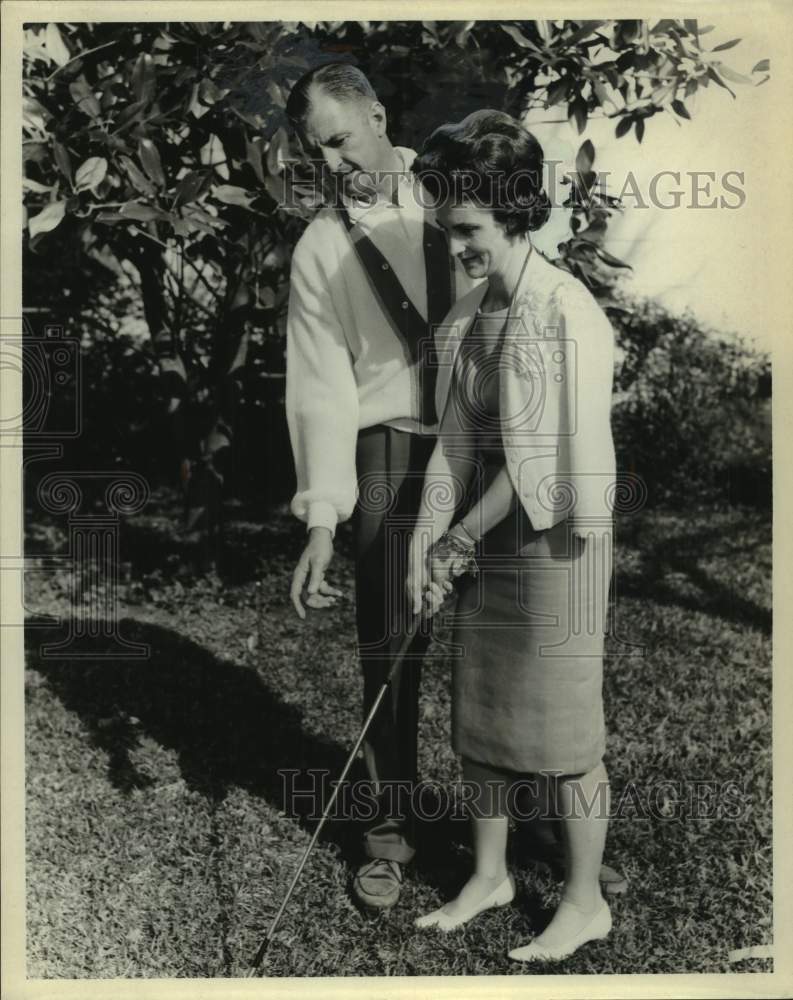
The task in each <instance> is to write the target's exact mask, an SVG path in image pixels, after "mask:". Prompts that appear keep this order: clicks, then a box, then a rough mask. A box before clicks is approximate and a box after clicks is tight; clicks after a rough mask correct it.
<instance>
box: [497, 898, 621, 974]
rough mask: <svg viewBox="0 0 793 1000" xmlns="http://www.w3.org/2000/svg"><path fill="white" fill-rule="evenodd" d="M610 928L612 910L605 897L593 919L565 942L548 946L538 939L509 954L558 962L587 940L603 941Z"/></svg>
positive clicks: (511, 956)
mask: <svg viewBox="0 0 793 1000" xmlns="http://www.w3.org/2000/svg"><path fill="white" fill-rule="evenodd" d="M610 930H611V910H610V909H609V906H608V903H607V902H606V901H605V899H604V900H603V905H602V906H601V907H600V909H599V910H597V912H596V913H594V914H593V915H592V918H591V920H589V922H588V923H586V924H585V925H584V926H583V927H582V928H581V930H580V931H579V932H578V933H577V934H575V935H574V936H573V937H571V938H570V939H569V940H567V941H565V942H564V944H561V945H555V946H554V947H548V946H546V945H542V944H538V943H537V941H532V942H531V943H530V944H527V945H524V946H523V947H522V948H513V949H512V951H510V952H509V953H508V954H509V957H510V958H514V959H515V961H516V962H558V961H559V960H560V959H562V958H567V957H568V956H569V955H572V954H573V952H574V951H576V949H578V948H580V947H581V945H582V944H586V942H587V941H601V940H602V939H603V938H604V937H607V936H608V933H609V931H610Z"/></svg>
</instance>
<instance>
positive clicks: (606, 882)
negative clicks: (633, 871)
mask: <svg viewBox="0 0 793 1000" xmlns="http://www.w3.org/2000/svg"><path fill="white" fill-rule="evenodd" d="M600 891H601V892H602V893H603V895H604V896H621V895H622V894H623V893H624V892H627V891H628V876H627V875H624V874H623V873H622V872H619V871H617V869H616V868H612V867H611V865H601V866H600Z"/></svg>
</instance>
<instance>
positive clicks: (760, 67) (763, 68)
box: [752, 59, 771, 73]
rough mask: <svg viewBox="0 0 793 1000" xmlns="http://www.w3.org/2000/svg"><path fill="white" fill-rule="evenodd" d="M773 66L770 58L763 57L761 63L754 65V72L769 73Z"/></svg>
mask: <svg viewBox="0 0 793 1000" xmlns="http://www.w3.org/2000/svg"><path fill="white" fill-rule="evenodd" d="M770 68H771V60H770V59H761V60H760V62H759V63H757V64H756V65H755V66H753V67H752V72H753V73H767V72H768V70H769V69H770Z"/></svg>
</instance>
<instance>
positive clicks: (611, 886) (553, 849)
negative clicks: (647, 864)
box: [520, 830, 629, 896]
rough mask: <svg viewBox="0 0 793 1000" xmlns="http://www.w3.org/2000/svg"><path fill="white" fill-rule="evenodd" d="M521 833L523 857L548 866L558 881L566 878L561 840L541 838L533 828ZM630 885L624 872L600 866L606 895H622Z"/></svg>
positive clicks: (601, 886) (602, 885) (601, 887)
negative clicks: (534, 832) (535, 833)
mask: <svg viewBox="0 0 793 1000" xmlns="http://www.w3.org/2000/svg"><path fill="white" fill-rule="evenodd" d="M521 834H522V836H521V850H520V853H521V854H522V855H523V857H527V858H530V859H531V860H532V861H534V862H535V864H538V865H541V866H542V867H544V868H546V869H547V870H548V871H549V872H550V873H551V877H552V878H554V879H556V880H557V881H562V880H564V846H563V844H562V842H561V840H551V839H549V838H546V837H542V838H540V837H537V836H535V835H534V834H533V833H532V832H531V830H529V831H526V832H524V831H521ZM628 885H629V882H628V877H627V876H626V875H624V874H623V873H622V872H620V871H617V869H616V868H612V867H611V865H601V866H600V889H601V892H602V893H603V895H604V896H621V895H622V894H623V893H625V892H627V891H628Z"/></svg>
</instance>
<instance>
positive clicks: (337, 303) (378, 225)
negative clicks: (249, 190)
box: [286, 147, 471, 531]
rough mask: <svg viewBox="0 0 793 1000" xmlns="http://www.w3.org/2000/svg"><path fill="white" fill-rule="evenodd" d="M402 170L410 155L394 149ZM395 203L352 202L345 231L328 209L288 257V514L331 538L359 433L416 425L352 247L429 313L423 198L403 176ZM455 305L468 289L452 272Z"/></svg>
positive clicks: (348, 490) (344, 509) (350, 498)
mask: <svg viewBox="0 0 793 1000" xmlns="http://www.w3.org/2000/svg"><path fill="white" fill-rule="evenodd" d="M397 150H398V152H399V153H400V154H401V156H402V159H403V161H404V163H405V166H406V168H409V166H410V164H411V163H412V161H413V158H414V157H415V153H414V152H413V151H412V150H409V149H405V148H401V147H397ZM397 192H398V202H399V204H398V205H396V204H392V203H391V202H389V201H383V202H378V203H376V204H375V205H374V206H371V207H366V208H363V209H362V208H358V209H356V207H355V206H354V205H350V207H349V214H350V218H351V219H352V220H353V221H354V222H355V223H356V225H355V227H354V229H353V230H352V232H351V233H349V234H348V232H347V230H346V228H345V226H344V224H343V222H342V221H341V219H340V218H338V215H337V213H336V212H335V211H334V210H332V209H322V210H321V211H320V212H319V213H318V214H317V216H316V217H315V218H314V219H313V220H312V221H311V223H310V224H309V225H308V227H307V228H306V230H305V232H304V233H303V235H302V237H301V238H300V240H299V241H298V244H297V246H296V248H295V251H294V254H293V257H292V268H291V278H290V294H289V311H288V317H287V355H286V358H287V360H286V415H287V421H288V426H289V434H290V439H291V443H292V451H293V454H294V459H295V469H296V473H297V491H296V493H295V495H294V497H293V499H292V504H291V508H292V512H293V513H294V514H295V515H296V516H297V517H298V518H300V519H301V520H303V521H305V522H306V524H307V526H308V527H309V528H311V527H314V526H317V525H321V526H324V527H327V528H329V529H330V530H331V531H335V527H336V524H337V522H338V521H344V520H346V519H347V518H349V517H350V515H351V514H352V511H353V508H354V506H355V502H356V499H357V476H356V468H355V448H356V441H357V436H358V431H359V430H361V429H363V428H365V427H371V426H373V425H374V424H381V423H385V424H391V425H392V426H395V427H397V428H398V429H400V430H404V431H408V432H434V431H435V430H436V427H434V426H433V427H422V426H421V425H420V424H419V420H418V417H419V414H418V412H417V411H416V393H415V391H414V385H415V379H416V377H417V376H416V370H415V365H414V364H413V363H412V362H411V360H410V358H409V357H407V356H406V351H405V348H404V345H403V343H402V342H401V340H400V339H399V337H398V336H397V334H396V333H395V332H394V329H393V326H392V324H391V322H390V320H389V318H388V316H387V315H386V314H385V313H384V312H383V310H382V309H381V306H380V302H379V299H378V297H377V294H376V293H375V291H374V289H373V288H372V286H371V283H370V280H369V278H368V276H367V274H366V272H365V270H364V268H363V267H362V265H361V263H360V262H359V259H358V256H357V254H356V253H355V252H354V250H353V248H352V245H351V243H350V239H351V237H352V238H353V239H355V238H356V237H358V236H359V235H366V236H369V237H370V239H371V240H372V242H373V243H374V244H375V245H376V246H377V248H378V249H379V250H380V251H381V253H382V254H383V255H384V257H385V258H386V260H387V261H388V262H389V265H390V266H391V267H392V268H393V270H394V272H395V274H396V276H397V277H398V278H399V280H400V282H401V284H402V287H403V289H404V290H405V293H406V294H407V295H408V296H409V297H410V299H411V301H412V302H413V304H414V305H415V307H416V309H418V311H419V312H420V313H421V314H422V316H423V317H426V316H427V287H426V275H425V265H424V253H423V225H424V219H425V215H426V218H427V219H428V221H432V211H431V209H429V208H425V201H426V199H425V198H423V197H422V195H423V192H422V189H421V188H420V187H419V185H418V182H417V181H415V180H414V179H413V177H412V175H410V174H409V173H407V172H406V173H405V174H404V175H403V176H402V177H400V179H399V182H398V185H397ZM454 284H456V288H453V290H452V295H453V298H455V297H457V295H459V294H461V293H462V292H464V291H467V290H468V289H469V288H470V287H471V282H470V281H469V280H468V279H467V278H466V276H465V275H464V274H463V273H461V272H460V271H459V269H458V271H457V272H456V275H455V282H454Z"/></svg>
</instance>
